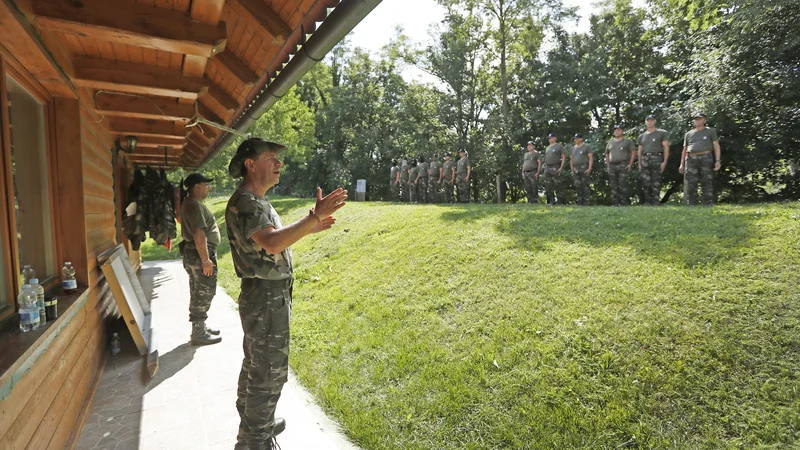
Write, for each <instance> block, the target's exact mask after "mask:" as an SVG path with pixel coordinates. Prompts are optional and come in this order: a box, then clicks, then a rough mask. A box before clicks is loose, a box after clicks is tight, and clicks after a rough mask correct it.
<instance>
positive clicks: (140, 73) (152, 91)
mask: <svg viewBox="0 0 800 450" xmlns="http://www.w3.org/2000/svg"><path fill="white" fill-rule="evenodd" d="M74 65H75V77H74V81H75V84H76V85H78V86H81V87H86V88H91V89H100V90H110V91H120V92H131V93H135V94H148V95H159V96H163V97H179V98H189V99H196V98H197V97H198V96H200V95H201V94H203V93H205V92H206V90H207V89H208V81H206V80H204V79H202V78H198V77H189V76H186V75H184V74H183V73H181V72H180V71H179V70H174V69H166V68H163V67H154V66H145V65H142V64H136V63H131V62H126V61H112V60H107V59H101V58H90V57H86V56H77V57H76V58H75V61H74Z"/></svg>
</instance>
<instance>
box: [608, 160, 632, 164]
mask: <svg viewBox="0 0 800 450" xmlns="http://www.w3.org/2000/svg"><path fill="white" fill-rule="evenodd" d="M628 161H630V160H628ZM626 162H627V161H610V162H609V164H625V163H626Z"/></svg>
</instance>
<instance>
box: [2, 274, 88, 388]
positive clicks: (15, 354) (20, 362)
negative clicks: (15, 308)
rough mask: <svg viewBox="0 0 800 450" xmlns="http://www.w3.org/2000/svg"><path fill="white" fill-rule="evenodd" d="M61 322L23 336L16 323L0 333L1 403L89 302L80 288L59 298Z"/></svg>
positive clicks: (59, 320) (83, 290) (52, 322)
mask: <svg viewBox="0 0 800 450" xmlns="http://www.w3.org/2000/svg"><path fill="white" fill-rule="evenodd" d="M57 298H58V318H57V319H56V320H53V321H50V322H47V323H45V324H44V325H42V326H40V327H39V328H38V329H36V330H35V331H29V332H27V333H23V332H22V331H21V330H20V329H19V324H18V323H14V324H12V326H9V327H6V329H4V330H3V331H0V400H1V399H3V398H5V397H6V396H7V395H8V394H9V393H10V392H11V389H13V387H14V385H15V384H16V383H17V382H18V381H19V379H20V378H22V376H23V375H24V374H25V373H26V372H27V371H28V370H30V368H31V367H33V365H34V363H35V362H36V360H37V359H39V357H40V356H42V355H43V354H44V352H45V351H46V350H47V348H48V347H50V344H51V343H52V342H53V340H54V339H57V338H58V335H59V334H61V330H63V329H64V327H65V326H66V325H67V324H68V323H69V322H70V321H71V320H72V319H73V318H74V317H75V314H76V313H77V312H78V311H80V309H81V308H82V307H83V305H84V304H86V300H87V299H88V298H89V290H88V289H87V288H85V287H81V286H79V287H78V292H76V293H74V294H71V295H59V296H57Z"/></svg>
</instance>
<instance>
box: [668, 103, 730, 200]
mask: <svg viewBox="0 0 800 450" xmlns="http://www.w3.org/2000/svg"><path fill="white" fill-rule="evenodd" d="M707 119H708V117H707V116H706V115H705V114H703V113H701V112H698V113H696V114H695V115H694V129H693V130H691V131H689V132H688V133H686V136H685V137H684V138H683V153H682V154H681V166H680V168H679V169H678V170H679V171H680V173H682V174H684V175H683V192H684V193H683V197H684V199H685V201H686V204H687V205H696V204H697V203H698V198H697V187H698V184H699V185H700V186H701V187H702V188H703V205H706V206H713V205H714V172H716V171H718V170H719V169H720V167H721V164H722V161H721V160H720V153H721V152H722V151H721V149H720V146H719V138H717V130H715V129H713V128H709V127H707V126H706V120H707Z"/></svg>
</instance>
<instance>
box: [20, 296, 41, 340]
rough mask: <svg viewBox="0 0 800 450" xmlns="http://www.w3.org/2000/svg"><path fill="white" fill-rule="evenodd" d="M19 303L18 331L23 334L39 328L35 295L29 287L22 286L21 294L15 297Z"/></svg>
mask: <svg viewBox="0 0 800 450" xmlns="http://www.w3.org/2000/svg"><path fill="white" fill-rule="evenodd" d="M17 301H18V302H19V329H20V330H22V331H23V332H26V333H27V332H28V331H33V330H35V329H37V328H39V307H38V306H36V294H34V292H33V291H31V285H30V284H25V285H23V286H22V292H20V293H19V297H17Z"/></svg>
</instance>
